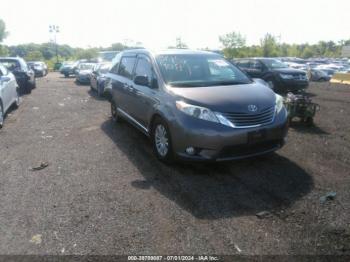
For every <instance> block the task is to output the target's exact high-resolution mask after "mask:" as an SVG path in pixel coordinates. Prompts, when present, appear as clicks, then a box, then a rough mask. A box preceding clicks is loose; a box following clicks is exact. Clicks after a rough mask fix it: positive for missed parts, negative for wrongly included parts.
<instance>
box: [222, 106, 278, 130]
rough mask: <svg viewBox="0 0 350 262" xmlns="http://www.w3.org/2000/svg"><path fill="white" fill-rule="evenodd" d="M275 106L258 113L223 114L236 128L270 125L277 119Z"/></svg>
mask: <svg viewBox="0 0 350 262" xmlns="http://www.w3.org/2000/svg"><path fill="white" fill-rule="evenodd" d="M275 111H276V109H275V106H272V107H269V108H266V109H264V110H261V111H260V112H258V113H254V114H252V113H223V114H222V115H223V116H225V117H226V118H227V119H228V120H230V121H231V123H232V124H234V125H235V127H241V128H244V127H251V126H262V125H267V124H270V123H271V122H272V121H273V120H274V117H275Z"/></svg>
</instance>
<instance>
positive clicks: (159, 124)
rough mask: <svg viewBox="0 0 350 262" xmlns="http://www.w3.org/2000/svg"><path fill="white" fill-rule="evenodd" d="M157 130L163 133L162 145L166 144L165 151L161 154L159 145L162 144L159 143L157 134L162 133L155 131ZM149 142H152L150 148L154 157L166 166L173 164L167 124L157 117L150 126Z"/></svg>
mask: <svg viewBox="0 0 350 262" xmlns="http://www.w3.org/2000/svg"><path fill="white" fill-rule="evenodd" d="M158 128H159V130H162V131H165V138H166V140H165V141H163V142H164V143H163V144H166V143H167V149H166V150H165V151H163V152H162V149H161V145H160V144H162V142H160V141H159V137H158V138H157V133H158V132H162V131H157V130H158ZM151 140H152V148H153V152H154V154H155V155H156V157H157V158H158V159H159V160H160V161H162V162H164V163H166V164H171V163H173V162H174V152H173V146H172V142H171V134H170V130H169V127H168V124H167V123H166V122H165V121H164V120H163V119H162V118H160V117H157V118H156V119H155V120H154V122H153V125H152V132H151Z"/></svg>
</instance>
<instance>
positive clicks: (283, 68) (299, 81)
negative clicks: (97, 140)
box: [235, 58, 309, 93]
mask: <svg viewBox="0 0 350 262" xmlns="http://www.w3.org/2000/svg"><path fill="white" fill-rule="evenodd" d="M235 64H236V65H237V66H239V67H240V68H241V69H242V70H244V71H245V72H246V73H247V74H248V75H249V76H250V77H252V78H261V79H263V80H265V81H266V82H267V83H268V84H269V86H270V88H272V89H273V90H274V91H275V92H277V93H287V92H298V91H300V90H303V89H305V88H307V87H308V85H309V80H308V77H307V74H306V72H305V71H302V70H298V69H293V68H289V67H288V66H287V65H286V64H285V63H283V62H281V61H279V60H278V59H274V58H246V59H238V60H235Z"/></svg>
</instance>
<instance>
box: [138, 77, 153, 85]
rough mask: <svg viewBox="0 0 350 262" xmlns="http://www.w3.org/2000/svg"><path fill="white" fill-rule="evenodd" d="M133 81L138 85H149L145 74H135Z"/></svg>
mask: <svg viewBox="0 0 350 262" xmlns="http://www.w3.org/2000/svg"><path fill="white" fill-rule="evenodd" d="M134 83H135V84H136V85H140V86H149V85H150V83H149V81H148V77H147V76H136V77H135V79H134Z"/></svg>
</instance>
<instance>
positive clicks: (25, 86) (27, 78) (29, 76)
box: [0, 57, 36, 94]
mask: <svg viewBox="0 0 350 262" xmlns="http://www.w3.org/2000/svg"><path fill="white" fill-rule="evenodd" d="M0 63H2V64H3V65H4V66H5V67H6V68H7V70H9V71H10V72H11V73H12V74H14V76H15V77H16V80H17V83H18V85H19V88H20V93H21V94H24V93H31V91H32V89H34V88H35V87H36V81H35V73H34V71H33V70H32V69H31V68H30V67H29V66H28V65H27V63H26V62H25V61H24V59H22V58H20V57H0Z"/></svg>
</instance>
